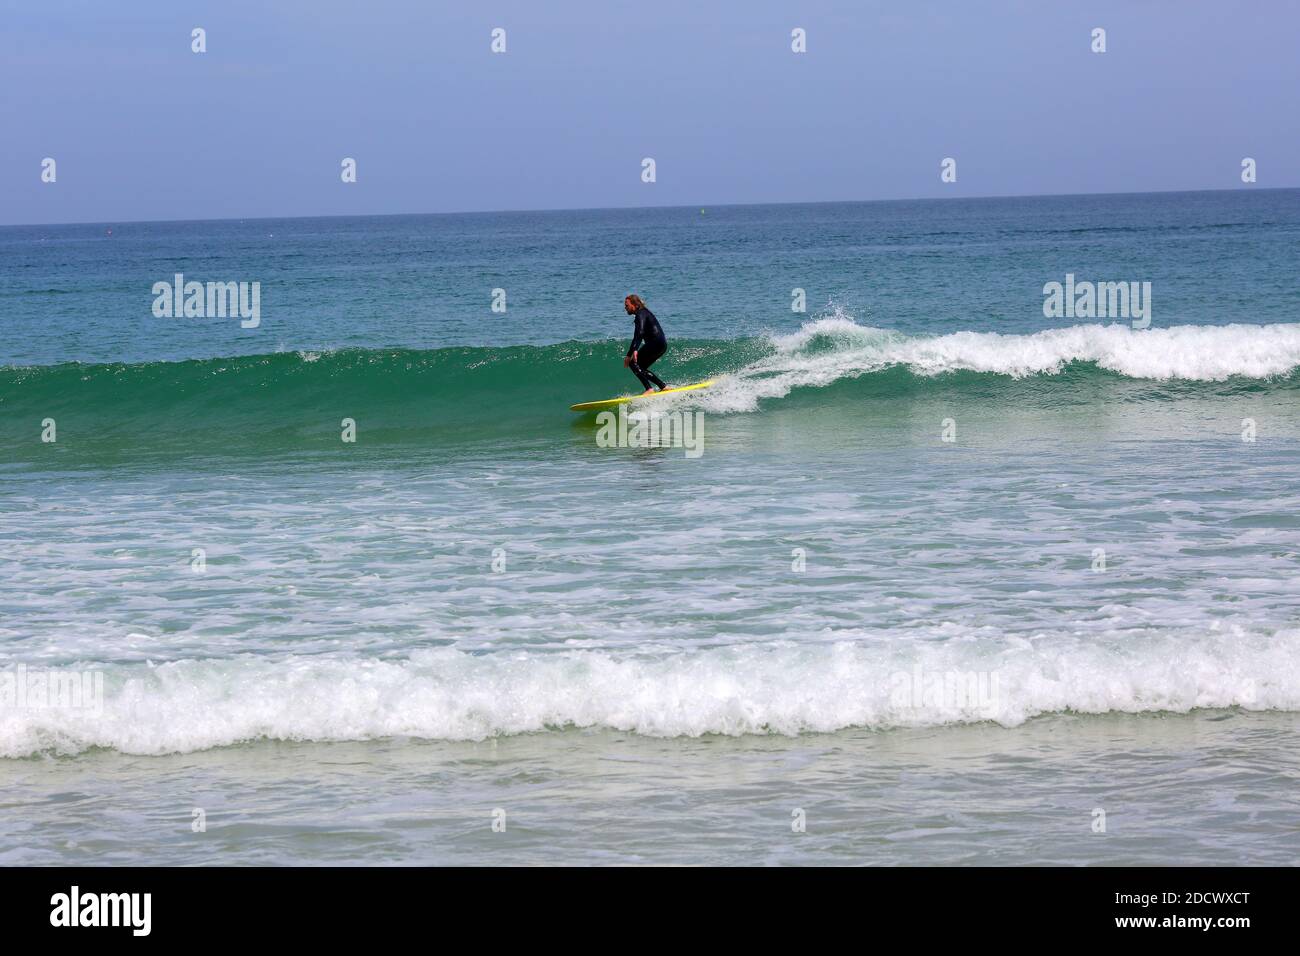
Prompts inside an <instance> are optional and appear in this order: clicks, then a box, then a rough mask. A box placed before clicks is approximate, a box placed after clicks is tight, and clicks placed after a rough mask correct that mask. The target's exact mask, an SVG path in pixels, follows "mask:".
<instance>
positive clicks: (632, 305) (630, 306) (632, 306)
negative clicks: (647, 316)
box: [623, 295, 645, 315]
mask: <svg viewBox="0 0 1300 956" xmlns="http://www.w3.org/2000/svg"><path fill="white" fill-rule="evenodd" d="M623 308H624V309H626V310H627V314H628V315H635V314H636V310H637V309H644V308H645V303H644V302H642V301H641V297H640V296H639V295H629V296H628V297H627V298H626V299H624V300H623Z"/></svg>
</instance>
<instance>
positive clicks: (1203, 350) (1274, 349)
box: [691, 309, 1300, 412]
mask: <svg viewBox="0 0 1300 956" xmlns="http://www.w3.org/2000/svg"><path fill="white" fill-rule="evenodd" d="M770 341H771V346H772V353H771V354H770V355H767V356H765V357H763V358H761V359H759V360H758V361H756V362H753V363H752V364H750V365H748V366H746V367H745V368H743V369H740V370H739V371H737V372H735V373H733V374H731V375H727V376H723V377H722V378H721V381H719V383H718V385H717V386H716V387H715V388H713V389H711V390H710V391H708V392H706V393H701V394H700V395H699V396H698V397H691V400H692V401H694V402H696V403H698V404H700V405H702V406H703V407H705V408H706V409H708V410H711V411H716V412H733V411H753V410H754V409H755V408H757V407H758V402H759V400H761V399H765V398H780V397H782V396H784V395H787V394H789V392H790V391H791V390H792V389H795V388H820V387H823V386H826V385H830V384H832V383H833V382H836V381H839V380H840V379H844V378H856V377H858V376H860V375H864V374H869V373H871V372H878V371H881V370H884V369H888V368H893V367H905V368H907V369H909V370H910V371H911V372H913V373H915V374H917V375H941V374H943V373H945V372H956V371H972V372H988V373H994V374H998V375H1006V376H1010V377H1013V378H1023V377H1026V376H1030V375H1054V374H1058V373H1060V372H1061V371H1062V369H1063V368H1064V367H1065V366H1066V365H1067V364H1069V363H1071V362H1092V363H1095V364H1096V365H1097V366H1098V367H1100V368H1103V369H1107V370H1108V371H1111V372H1116V373H1118V374H1120V375H1124V376H1127V377H1129V378H1138V379H1153V380H1157V381H1163V380H1168V379H1185V380H1191V381H1201V382H1219V381H1224V380H1226V379H1229V378H1232V377H1234V376H1240V377H1243V378H1254V379H1264V378H1269V377H1272V376H1280V375H1287V374H1289V373H1291V372H1293V371H1294V370H1296V369H1297V368H1300V324H1285V325H1222V326H1208V325H1184V326H1174V327H1171V328H1153V329H1142V330H1136V329H1132V328H1130V327H1129V326H1127V325H1075V326H1070V327H1068V328H1060V329H1048V330H1046V331H1043V332H1035V333H1033V334H1029V335H1010V334H1007V335H1003V334H999V333H996V332H955V333H952V334H950V335H935V336H906V335H902V334H901V333H898V332H893V331H889V330H886V329H877V328H872V327H870V326H862V325H858V324H857V323H855V322H854V321H853V320H852V318H851V317H850V316H849V315H847V313H845V312H844V311H843V310H840V309H836V310H835V312H834V313H833V314H832V315H830V316H827V317H825V318H821V319H816V320H813V321H810V322H807V323H805V324H804V326H803V327H802V328H801V329H799V331H798V332H794V333H791V334H789V335H775V336H772V337H771V338H770Z"/></svg>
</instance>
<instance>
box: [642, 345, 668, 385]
mask: <svg viewBox="0 0 1300 956" xmlns="http://www.w3.org/2000/svg"><path fill="white" fill-rule="evenodd" d="M666 351H668V349H667V348H666V347H665V346H663V345H659V346H652V347H650V348H649V350H648V354H642V353H640V352H638V353H637V356H636V357H637V358H638V359H639V360H640V362H639V365H640V371H639V372H638V373H637V377H638V378H640V379H641V383H642V384H643V385H645V387H646V388H649V387H650V382H653V383H654V385H655V388H657V389H659V390H660V391H663V390H664V389H665V388H667V387H668V386H667V385H665V384H664V383H663V379H661V378H660V377H659V376H658V375H656V374H655V373H654V372H652V371H650V366H651V365H653V364H654V363H655V362H657V361H659V359H661V358H663V355H664V352H666ZM634 367H635V366H634ZM647 380H648V381H647Z"/></svg>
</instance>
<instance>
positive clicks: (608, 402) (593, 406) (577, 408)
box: [569, 379, 713, 412]
mask: <svg viewBox="0 0 1300 956" xmlns="http://www.w3.org/2000/svg"><path fill="white" fill-rule="evenodd" d="M712 384H713V379H709V380H708V381H707V382H696V383H695V384H694V385H680V386H678V387H677V388H665V389H664V390H663V391H662V392H655V393H654V394H653V395H622V396H620V397H618V398H604V399H601V400H600V401H599V402H579V403H578V404H577V405H570V406H569V411H571V412H594V411H598V410H599V409H602V408H613V407H614V406H615V405H625V404H627V403H628V402H635V401H639V400H640V399H643V398H646V399H649V398H658V397H659V396H660V395H671V394H673V392H692V391H694V390H695V389H697V388H708V387H709V386H710V385H712Z"/></svg>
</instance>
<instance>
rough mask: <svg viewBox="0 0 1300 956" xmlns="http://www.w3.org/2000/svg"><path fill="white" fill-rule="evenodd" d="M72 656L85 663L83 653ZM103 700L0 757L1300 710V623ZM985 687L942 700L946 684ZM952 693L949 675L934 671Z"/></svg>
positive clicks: (505, 655)
mask: <svg viewBox="0 0 1300 956" xmlns="http://www.w3.org/2000/svg"><path fill="white" fill-rule="evenodd" d="M81 666H84V665H81ZM104 670H105V672H106V679H105V691H104V701H103V709H102V712H101V713H98V714H96V713H91V712H88V711H85V710H74V709H67V710H60V709H52V708H38V709H15V708H13V707H12V706H5V705H4V704H2V703H0V755H3V756H6V757H21V756H25V755H30V754H33V753H38V752H59V753H73V752H78V751H81V750H85V749H87V748H90V747H105V748H112V749H114V750H118V751H121V752H125V753H133V754H163V753H173V752H189V751H194V750H201V749H205V748H210V747H218V746H224V745H230V744H235V743H239V742H241V741H249V740H258V739H273V740H318V741H341V740H367V739H374V738H383V737H390V736H411V737H419V738H430V739H446V740H478V739H483V738H486V737H490V736H495V735H506V734H519V733H527V732H535V731H545V730H553V729H558V728H564V727H604V728H612V729H616V730H622V731H631V732H635V733H638V734H643V735H649V736H657V737H676V736H698V735H702V734H711V733H716V734H730V735H739V734H789V735H793V734H799V733H808V732H830V731H836V730H840V729H843V728H849V727H869V728H880V729H885V728H893V727H910V726H933V725H943V724H951V723H969V722H975V721H983V720H992V721H995V722H997V723H1000V724H1003V725H1005V726H1009V727H1010V726H1015V725H1017V724H1020V723H1022V722H1023V721H1025V720H1027V719H1029V718H1031V717H1034V716H1036V715H1039V714H1045V713H1053V712H1062V711H1075V712H1081V713H1089V714H1102V713H1109V712H1122V713H1146V712H1156V711H1174V712H1186V711H1190V710H1192V709H1196V708H1223V707H1232V706H1240V707H1243V708H1247V709H1253V710H1300V630H1291V631H1279V632H1274V633H1256V632H1247V631H1241V630H1229V629H1224V630H1219V631H1212V632H1205V633H1201V634H1187V633H1179V634H1175V633H1173V632H1169V633H1161V634H1150V633H1148V634H1134V633H1127V634H1124V635H1115V637H1114V639H1113V640H1109V641H1098V640H1097V639H1096V637H1095V635H1094V636H1091V637H1088V638H1083V637H1079V638H1074V637H1071V636H1068V635H1056V636H1054V637H1052V638H1051V639H1048V638H1047V637H1046V636H1044V637H1043V638H1042V639H1039V638H1031V639H1022V638H1017V639H1014V640H1013V639H1005V640H994V639H989V638H980V639H971V640H961V641H956V640H953V641H942V642H938V641H936V642H926V643H922V644H917V643H914V642H911V641H903V640H899V641H892V640H879V639H872V638H871V637H870V636H867V635H863V637H862V639H859V640H854V641H843V642H839V643H834V644H812V645H796V644H793V643H790V642H779V643H767V644H750V645H738V646H733V647H725V648H711V649H692V650H684V651H679V652H676V653H666V654H661V655H659V656H647V655H640V654H613V653H609V652H605V651H567V652H550V653H547V652H536V651H515V652H499V653H489V654H468V653H465V652H462V651H457V650H453V649H438V650H425V651H418V652H415V653H413V654H412V655H411V656H410V657H409V658H407V659H404V660H392V661H379V660H373V659H370V660H352V659H338V658H322V657H307V658H290V659H283V660H270V659H266V658H253V657H246V658H241V659H238V660H226V661H216V660H206V661H199V660H189V661H177V662H173V663H167V664H162V665H157V666H151V665H143V664H141V665H118V666H113V667H105V668H104ZM954 675H955V676H956V677H957V678H958V684H961V683H962V682H966V684H967V686H970V687H974V686H975V683H976V682H979V683H980V687H981V693H980V694H978V695H976V694H974V693H971V694H965V693H957V694H956V695H954V694H952V693H951V692H950V691H946V690H943V689H942V688H943V685H944V684H945V682H946V681H945V679H946V678H951V677H952V676H954ZM947 683H948V685H949V687H951V682H950V681H948V682H947Z"/></svg>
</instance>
